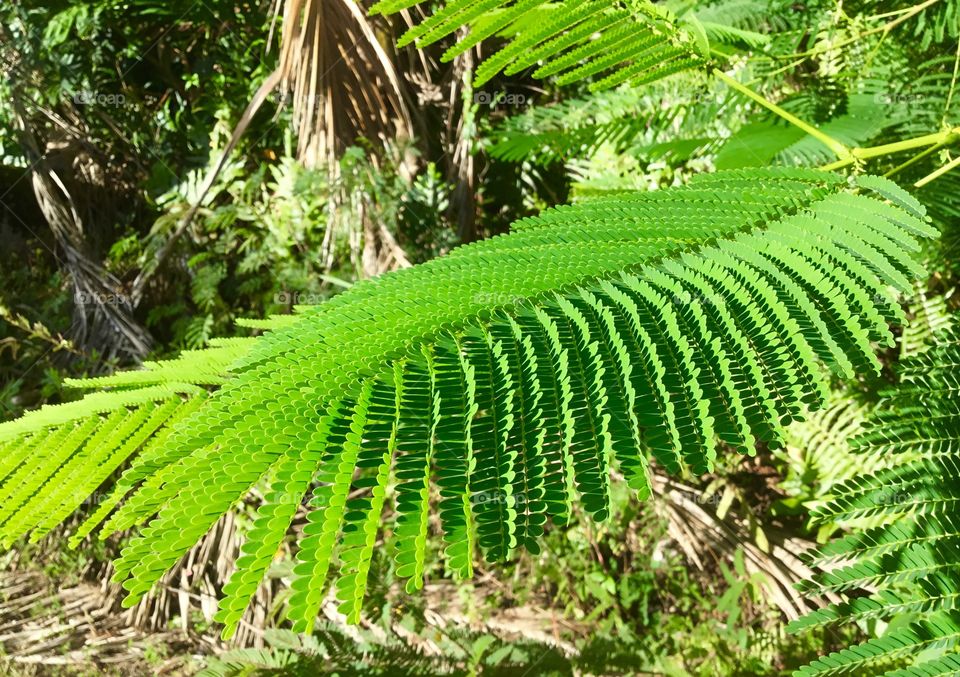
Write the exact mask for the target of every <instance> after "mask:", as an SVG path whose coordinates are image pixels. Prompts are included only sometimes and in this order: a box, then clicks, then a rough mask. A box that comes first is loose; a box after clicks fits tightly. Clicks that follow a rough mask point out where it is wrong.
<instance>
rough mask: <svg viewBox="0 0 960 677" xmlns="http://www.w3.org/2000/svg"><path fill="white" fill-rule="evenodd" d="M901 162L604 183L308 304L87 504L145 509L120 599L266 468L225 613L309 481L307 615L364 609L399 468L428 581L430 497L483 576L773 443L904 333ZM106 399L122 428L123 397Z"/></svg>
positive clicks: (454, 556)
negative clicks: (870, 169)
mask: <svg viewBox="0 0 960 677" xmlns="http://www.w3.org/2000/svg"><path fill="white" fill-rule="evenodd" d="M891 186H892V184H889V182H879V183H878V182H876V181H874V182H871V181H870V180H865V181H863V182H862V184H861V185H856V184H853V183H848V182H847V181H846V180H845V179H843V178H841V177H839V176H836V175H833V174H829V173H825V172H818V171H812V170H801V169H791V170H787V169H780V170H754V171H746V172H727V173H718V174H716V175H707V176H701V177H697V178H696V179H695V180H693V181H692V182H691V183H690V185H688V186H685V187H679V188H673V189H669V190H664V191H658V192H652V193H649V192H645V193H635V194H620V195H617V196H613V197H605V198H599V199H595V200H587V201H584V202H582V203H580V204H577V205H575V206H569V207H561V208H557V209H552V210H548V211H546V212H544V213H543V214H541V215H539V216H537V217H531V218H528V219H523V220H521V221H519V222H517V223H516V224H515V228H514V232H513V233H511V234H510V235H508V236H501V237H496V238H493V239H490V240H486V241H481V242H477V243H474V244H471V245H468V246H464V247H461V248H459V249H457V250H455V251H453V252H452V253H451V254H449V255H447V256H445V257H441V258H439V259H435V260H433V261H431V262H429V263H426V264H424V265H421V266H418V267H415V268H411V269H407V270H402V271H398V272H396V273H392V274H388V275H385V276H383V277H381V278H378V279H375V280H369V281H364V282H360V283H358V284H356V285H355V286H353V287H352V288H351V289H349V290H348V291H346V292H344V293H342V294H340V295H338V296H335V297H334V298H332V299H331V300H330V301H328V302H327V303H324V304H322V305H320V306H317V307H315V308H311V309H306V310H304V311H303V313H302V314H301V315H300V317H299V319H298V320H297V321H296V322H294V323H291V324H287V325H284V326H281V327H278V328H277V329H275V330H274V331H271V332H268V333H267V334H265V335H263V336H262V337H259V338H257V339H256V340H254V341H253V343H252V344H250V345H249V347H248V348H247V352H246V355H245V356H243V357H242V358H240V359H238V360H237V361H236V362H234V363H233V365H232V366H231V368H230V371H229V376H228V378H226V380H225V382H224V383H223V385H222V386H221V387H220V389H219V391H218V392H217V393H216V394H215V395H213V396H212V397H211V398H209V399H207V400H206V401H204V402H202V403H200V404H199V405H196V404H194V403H192V402H191V403H189V406H196V410H195V411H194V412H193V413H191V414H190V415H189V417H187V418H185V419H180V420H178V421H177V424H176V427H175V428H174V429H173V430H172V431H171V430H170V429H169V428H165V429H161V430H160V431H159V433H158V434H157V435H156V436H155V437H154V438H153V441H151V442H150V443H149V445H147V446H146V447H145V448H144V450H143V451H142V452H141V453H140V455H139V456H138V457H137V458H136V459H135V460H134V461H133V462H132V463H131V465H130V467H129V468H128V470H127V471H126V472H125V473H124V475H122V476H121V478H120V481H119V484H118V490H117V491H118V496H120V497H122V496H126V498H125V499H123V502H122V503H119V500H120V499H119V498H111V500H110V503H111V505H110V506H109V508H106V509H104V510H98V511H97V513H96V514H95V515H94V516H93V517H92V518H91V519H92V520H94V522H98V521H100V520H101V519H103V518H104V517H106V516H107V515H108V513H109V509H110V508H112V507H113V506H114V505H118V503H119V509H118V510H117V511H116V512H115V513H113V515H112V516H111V517H109V519H108V521H107V524H106V525H105V531H104V532H102V533H108V532H109V530H111V529H125V528H129V527H131V526H133V525H136V524H141V523H143V522H144V521H145V520H147V519H148V518H150V517H153V518H152V519H151V520H150V521H149V522H148V523H147V524H146V526H144V527H143V528H142V529H141V531H140V532H139V534H138V535H137V536H136V537H134V538H133V539H132V540H131V541H130V542H129V543H128V545H127V546H126V548H125V549H124V550H123V552H122V554H121V556H120V558H119V559H118V560H117V562H116V578H117V580H119V581H122V582H123V585H124V587H125V588H126V589H127V590H128V592H129V595H128V597H127V599H126V600H125V603H126V604H132V603H134V602H136V600H138V599H139V598H140V597H141V596H142V595H143V594H144V593H145V592H146V591H147V590H148V589H149V588H150V587H151V586H152V585H153V583H154V582H155V581H156V580H157V579H158V578H159V577H160V576H162V574H163V572H164V571H165V570H166V569H168V568H169V567H170V566H171V565H173V564H174V563H175V562H176V561H177V559H178V558H180V557H181V556H182V555H183V553H185V552H186V551H187V550H188V549H189V547H190V546H191V545H192V544H193V543H194V542H195V541H196V540H197V539H198V538H200V537H202V535H203V534H204V533H205V532H206V531H207V530H208V529H209V528H210V527H211V525H213V524H214V523H215V522H216V520H217V519H218V518H219V517H220V516H221V515H222V514H223V513H224V512H225V511H227V510H229V509H230V507H231V506H232V505H233V504H234V503H235V502H236V501H238V500H239V499H241V498H242V497H243V496H244V495H245V494H246V493H247V492H248V491H249V490H250V489H251V488H252V487H253V486H254V485H257V484H258V483H260V482H263V481H266V482H268V483H269V489H268V490H267V492H266V500H265V502H264V503H263V505H262V506H261V507H260V508H259V510H258V513H257V517H256V519H255V521H254V526H253V529H252V530H251V532H250V533H249V534H248V539H247V544H246V545H245V546H244V547H243V555H242V556H241V557H240V559H239V561H238V567H237V571H236V573H235V574H234V578H233V579H231V582H230V584H229V585H228V587H227V589H226V591H225V592H226V597H225V599H224V601H223V603H222V606H221V611H220V616H219V618H220V619H221V620H222V621H223V622H224V623H225V624H226V625H227V627H226V630H225V634H229V633H230V632H231V630H232V627H233V625H234V624H235V623H236V621H237V619H239V617H240V615H241V614H242V613H243V610H244V607H245V605H246V602H247V600H249V598H250V596H251V595H252V593H253V591H254V590H255V588H256V585H257V583H258V581H259V580H260V579H261V578H262V577H263V575H264V573H265V571H266V569H267V568H268V567H269V564H270V561H271V559H272V556H273V553H274V552H275V551H276V548H277V545H278V544H279V539H280V538H281V537H282V535H283V534H284V533H285V531H286V530H287V528H288V526H289V523H290V521H291V519H292V516H293V513H294V511H295V507H294V506H297V505H299V504H300V500H301V499H302V498H305V497H306V496H308V495H309V496H310V498H309V501H308V514H307V524H306V526H305V527H304V530H303V537H302V539H301V540H300V544H299V545H300V547H299V550H298V553H297V562H296V564H295V567H294V580H293V582H292V588H293V593H292V595H291V597H290V602H289V615H290V617H291V618H292V620H293V621H294V623H295V626H296V627H297V628H298V629H308V628H310V627H311V626H312V624H313V621H314V619H315V617H316V614H317V611H318V609H319V607H320V604H321V601H322V599H323V597H324V594H325V590H326V586H327V584H328V578H333V577H334V576H336V578H338V579H339V580H338V582H337V583H336V586H335V590H336V595H337V598H338V599H339V600H340V602H341V610H342V611H343V612H344V613H345V614H347V615H348V616H349V617H350V618H352V619H354V620H356V619H357V618H358V614H359V610H360V604H361V601H362V599H363V596H364V591H365V581H366V574H367V571H368V568H369V563H370V559H371V549H372V547H373V544H374V543H375V540H376V534H377V529H378V527H379V526H380V523H381V522H382V521H383V518H382V516H381V513H382V512H383V511H384V510H385V509H386V507H387V503H386V501H387V497H388V492H387V489H388V488H389V487H390V486H393V487H394V488H395V489H394V496H393V500H392V501H391V503H390V506H391V507H392V509H393V512H394V513H395V515H396V519H395V522H394V527H393V531H394V533H393V539H392V542H393V543H394V544H395V546H394V547H395V551H394V552H393V558H394V560H395V561H396V563H397V572H398V574H399V576H400V577H401V578H404V579H406V580H407V589H408V590H410V591H413V590H416V589H417V588H419V587H421V586H422V585H423V579H424V572H425V570H426V565H427V558H428V553H429V552H430V551H429V549H428V543H429V542H430V541H431V540H432V539H433V537H434V533H433V531H434V529H433V528H432V520H431V519H430V517H431V514H432V513H433V512H436V513H438V514H439V518H440V522H439V524H440V531H441V534H440V541H441V542H442V557H443V559H444V563H445V565H446V567H447V569H448V571H450V572H451V573H452V574H453V575H455V576H458V577H466V576H469V575H470V574H471V572H472V562H473V558H474V555H475V554H480V553H482V554H483V555H484V556H485V557H486V558H487V559H489V560H502V559H507V558H509V557H511V556H512V555H513V553H514V552H515V551H516V550H517V549H518V548H521V547H526V548H529V549H531V550H536V548H537V546H536V541H537V538H538V537H539V535H540V534H541V533H542V531H543V528H544V525H545V523H546V522H547V521H548V520H550V519H553V520H555V521H559V522H563V521H565V520H567V519H569V517H570V515H571V514H572V510H571V506H572V505H573V504H574V503H575V502H577V503H579V504H580V505H581V506H582V507H583V509H584V511H585V512H586V513H587V514H588V515H589V516H591V517H592V518H593V519H596V520H602V519H605V518H606V517H607V515H608V514H609V510H610V483H611V481H612V477H613V475H614V472H613V471H615V470H617V471H619V472H620V473H621V474H623V475H624V476H625V477H626V478H627V481H628V482H629V483H630V485H631V486H632V487H633V488H634V489H636V490H637V491H638V492H640V493H641V494H645V493H647V492H649V485H648V478H647V466H646V464H647V459H648V456H649V455H652V456H653V457H654V458H655V459H656V460H657V461H658V462H660V463H661V464H662V465H663V466H665V467H666V468H668V469H670V470H672V471H675V472H676V471H680V470H682V469H683V468H684V467H687V468H690V469H692V470H694V471H696V472H702V471H707V470H709V469H710V468H711V467H712V466H713V462H714V459H715V457H716V445H717V441H718V440H722V441H723V442H725V443H726V444H728V445H730V446H731V447H733V448H736V449H738V450H739V451H740V452H742V453H752V452H753V450H754V447H755V443H756V442H757V441H758V440H759V441H765V442H769V443H771V444H781V443H782V439H783V435H782V430H783V427H784V426H785V425H786V424H788V423H789V422H791V421H792V420H798V419H802V418H803V416H804V414H805V411H806V409H807V408H808V407H814V408H815V407H818V406H820V405H821V404H822V402H823V400H824V398H825V396H826V394H827V389H826V382H827V379H826V378H825V377H824V370H825V369H830V370H833V371H835V372H837V373H842V374H846V373H851V372H854V371H859V372H862V371H865V370H866V371H874V372H875V371H877V370H878V369H879V363H878V362H877V360H876V358H875V356H874V354H873V344H874V343H877V342H879V343H880V344H881V345H891V344H892V336H891V334H890V330H889V328H888V326H887V322H888V320H890V319H895V318H896V317H897V316H898V312H899V305H898V304H897V302H896V293H897V292H898V291H899V292H900V293H903V292H905V291H907V290H908V289H910V287H911V285H912V283H913V282H912V280H913V278H914V277H915V276H916V275H918V274H920V273H922V271H921V270H920V269H919V267H918V266H917V265H916V263H915V262H914V261H913V256H914V254H915V252H916V251H917V250H918V249H919V240H920V239H921V238H926V237H931V236H933V235H935V230H934V229H933V228H932V227H930V226H929V224H928V223H927V222H926V221H925V217H923V213H922V209H921V210H920V211H917V212H914V211H912V210H910V209H905V208H904V207H903V206H902V204H907V203H909V200H908V199H906V198H904V197H903V196H902V195H901V194H900V193H899V192H898V191H899V189H895V187H891ZM877 187H880V188H882V189H883V190H884V193H885V195H884V194H882V193H878V192H876V189H877ZM911 206H912V205H911ZM184 406H188V405H184ZM137 411H139V410H137ZM113 415H115V416H116V417H117V418H116V421H114V423H115V426H120V425H121V422H122V420H124V417H126V416H128V415H130V414H128V413H127V410H123V411H118V412H116V413H115V414H113ZM137 415H138V416H144V415H145V414H144V413H143V412H140V413H138V414H137ZM71 425H73V424H71ZM95 425H100V424H99V423H96V424H95ZM67 427H68V426H63V428H67ZM131 427H133V425H132V424H131ZM61 434H62V435H65V436H66V437H70V436H71V435H75V436H77V437H86V436H88V435H89V434H90V433H89V431H84V432H83V433H82V434H81V433H75V432H74V431H73V430H72V429H71V430H68V431H67V432H65V433H62V432H61V431H60V430H59V429H54V431H53V433H52V434H51V435H48V436H43V437H42V439H38V440H37V441H36V444H37V445H39V446H44V447H47V446H49V447H51V448H58V449H59V448H60V447H63V446H64V439H65V438H62V437H58V436H59V435H61ZM105 434H106V433H105ZM118 437H123V435H122V434H120V435H118ZM51 438H54V439H51ZM72 443H73V442H72V438H71V441H70V444H72ZM70 444H68V445H67V446H70ZM58 453H59V452H58ZM69 453H72V452H69ZM69 453H68V454H66V455H67V456H68V455H69ZM118 453H119V452H118ZM61 455H64V454H61ZM51 458H52V457H51ZM56 458H60V456H57V457H56ZM84 463H86V462H84ZM23 464H24V465H23V466H22V467H23V468H29V467H30V462H29V461H26V460H25V461H23ZM51 465H53V463H52V462H51ZM86 465H90V464H89V463H87V464H86ZM78 467H79V466H78ZM84 467H86V466H84ZM27 472H28V471H27V470H23V473H24V474H26V473H27ZM137 485H139V488H137ZM6 486H7V485H6V484H4V485H0V489H2V488H4V487H6ZM34 489H35V487H34V488H31V489H29V490H23V489H20V488H17V489H16V490H17V491H19V492H21V493H22V494H23V495H24V498H25V499H28V498H29V497H30V496H32V495H33V493H34ZM131 490H134V491H133V493H128V492H130V491H131ZM61 510H62V505H61V507H58V508H57V511H56V514H60V511H61ZM51 514H53V513H51ZM17 515H18V519H23V521H24V525H26V524H27V523H28V522H30V520H29V519H27V518H25V517H22V514H21V513H17ZM44 526H47V522H45V523H44ZM84 529H85V530H87V531H89V528H88V527H87V526H86V525H85V526H84ZM11 533H12V532H11Z"/></svg>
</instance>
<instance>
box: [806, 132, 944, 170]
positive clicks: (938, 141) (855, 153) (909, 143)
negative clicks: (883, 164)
mask: <svg viewBox="0 0 960 677" xmlns="http://www.w3.org/2000/svg"><path fill="white" fill-rule="evenodd" d="M957 138H960V127H954V128H953V129H948V130H945V131H942V132H937V133H936V134H926V135H924V136H918V137H916V138H913V139H905V140H904V141H897V142H896V143H885V144H883V145H882V146H871V147H869V148H853V149H850V150H849V151H848V157H845V158H841V159H840V160H837V161H836V162H831V163H830V164H828V165H824V166H823V167H821V168H820V169H823V170H826V171H832V170H834V169H840V168H842V167H846V166H847V165H852V164H853V163H854V162H856V161H857V160H868V159H870V158H874V157H879V156H881V155H891V154H893V153H900V152H902V151H905V150H912V149H914V148H923V147H924V146H936V145H944V144H947V143H950V142H952V141H955V140H956V139H957Z"/></svg>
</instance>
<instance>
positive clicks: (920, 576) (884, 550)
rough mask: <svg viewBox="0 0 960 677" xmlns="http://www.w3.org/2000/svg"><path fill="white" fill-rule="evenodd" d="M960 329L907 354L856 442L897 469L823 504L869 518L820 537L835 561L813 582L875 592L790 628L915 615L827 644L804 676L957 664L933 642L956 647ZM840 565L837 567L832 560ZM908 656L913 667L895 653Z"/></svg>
mask: <svg viewBox="0 0 960 677" xmlns="http://www.w3.org/2000/svg"><path fill="white" fill-rule="evenodd" d="M958 366H960V334H958V333H957V331H956V330H955V329H951V330H949V331H947V332H945V333H941V334H939V335H937V336H936V341H935V342H934V343H933V345H931V346H930V347H928V348H927V349H926V350H925V351H923V352H919V353H916V354H915V355H914V356H912V357H909V358H907V359H905V360H904V361H903V362H902V368H901V369H900V371H899V375H900V377H901V379H902V381H903V383H902V384H901V385H900V386H899V387H897V388H895V389H893V390H891V391H890V392H889V393H887V394H886V397H885V399H884V401H883V402H882V403H881V404H880V405H879V406H878V408H877V410H876V411H875V413H874V414H873V415H872V416H871V418H870V419H869V421H868V423H867V424H866V425H865V426H864V431H863V432H862V433H861V434H860V435H859V437H858V438H857V440H856V444H857V446H859V447H860V448H861V450H862V452H864V453H867V454H869V455H871V456H873V457H875V458H879V457H882V458H884V459H885V462H886V463H887V464H889V465H890V466H891V467H888V468H885V469H882V470H880V471H877V472H875V473H873V474H869V475H864V476H861V477H857V478H855V479H851V480H849V481H847V482H845V483H843V484H841V485H839V486H837V487H836V488H835V494H836V496H835V498H834V499H833V500H832V501H831V502H830V503H828V504H827V505H826V506H824V507H823V508H822V509H821V510H820V511H819V512H820V515H821V516H822V517H824V518H830V519H834V518H837V517H842V518H851V517H852V518H857V517H863V516H872V517H875V518H877V519H879V520H880V521H881V523H880V524H879V525H878V526H874V527H871V528H866V529H860V530H856V531H853V532H852V533H850V534H848V535H846V536H843V537H841V538H839V539H836V540H834V541H832V542H831V543H829V544H827V545H826V546H824V547H822V548H821V549H820V550H819V551H818V552H817V553H816V556H815V559H816V560H817V561H818V562H819V563H821V564H822V565H824V566H835V568H833V569H831V570H829V571H827V572H826V573H824V574H821V575H819V576H817V577H816V578H815V579H814V580H813V581H811V582H810V583H809V584H808V585H807V586H805V587H806V590H807V592H810V593H814V592H815V593H821V592H828V591H829V592H837V591H850V592H854V591H856V590H858V589H865V590H868V591H871V594H870V595H869V596H868V597H862V598H861V597H857V598H854V599H851V600H849V601H846V602H843V603H840V604H834V605H831V606H828V607H826V608H825V609H821V610H819V611H816V612H814V613H813V614H811V615H809V616H807V617H806V618H803V619H800V621H797V622H796V623H794V624H793V626H792V629H794V630H798V629H801V628H805V627H810V626H815V625H824V624H834V623H840V622H850V621H853V620H873V619H878V620H882V621H893V620H896V619H900V618H904V619H915V620H914V622H912V623H911V624H910V625H908V626H906V627H901V629H898V630H891V631H890V632H888V633H886V634H884V635H882V636H880V637H878V638H875V639H872V640H870V641H868V642H866V643H864V644H861V645H859V646H856V647H852V648H850V649H846V650H844V651H841V652H837V653H834V654H831V655H830V656H827V657H824V658H822V659H820V660H819V661H815V662H814V663H812V664H811V665H810V666H808V667H807V668H805V669H804V670H802V671H801V672H800V673H798V674H803V675H808V674H809V675H814V674H817V675H819V674H824V675H832V674H863V673H864V672H866V671H868V670H869V671H870V672H871V673H882V674H890V675H894V674H895V675H928V674H952V673H953V672H954V668H955V667H956V663H955V662H954V661H952V660H947V659H946V658H941V659H934V656H935V655H936V653H935V652H931V653H923V652H925V651H926V650H927V649H935V648H936V649H944V650H946V651H948V652H953V651H955V650H956V648H957V647H958V646H960V616H958V615H957V609H958V599H960V488H958V486H957V483H956V481H955V480H954V478H956V477H957V476H958V474H960V381H958V380H957V376H956V375H957V368H958ZM836 565H839V566H836ZM906 657H909V658H910V660H911V664H910V667H902V668H900V669H896V670H895V669H893V668H892V667H891V665H893V663H891V661H894V662H895V660H896V659H898V658H906Z"/></svg>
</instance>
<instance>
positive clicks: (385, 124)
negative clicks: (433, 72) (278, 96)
mask: <svg viewBox="0 0 960 677" xmlns="http://www.w3.org/2000/svg"><path fill="white" fill-rule="evenodd" d="M278 71H279V73H280V91H281V93H282V95H283V97H284V98H283V100H282V102H286V101H288V100H289V102H290V103H291V104H292V106H293V122H294V125H295V127H296V129H297V130H298V133H299V144H298V154H299V157H300V160H301V161H302V162H303V163H304V164H305V165H307V166H308V167H312V166H318V165H321V164H323V163H326V164H327V165H328V166H330V167H333V166H334V165H335V160H336V158H337V156H338V155H339V153H340V152H341V151H342V150H343V149H344V148H345V147H346V146H349V145H351V144H353V143H354V142H355V140H356V139H358V138H366V139H368V140H374V139H377V140H381V141H392V140H395V139H409V138H411V137H412V136H413V122H412V120H411V116H410V111H409V109H408V108H407V102H406V96H407V94H406V90H405V86H404V84H403V83H402V81H401V79H400V76H399V75H398V73H397V69H396V67H395V66H394V63H393V61H392V60H391V58H390V56H389V55H388V54H387V52H386V51H385V50H384V48H383V46H382V45H381V44H380V42H379V41H378V39H377V34H376V32H375V30H374V27H373V25H372V24H371V22H370V20H369V19H368V18H367V16H366V14H365V12H364V10H363V9H362V8H361V7H360V6H359V5H358V4H357V3H355V2H353V0H288V1H287V2H285V3H284V4H283V26H282V32H281V37H280V65H279V67H278Z"/></svg>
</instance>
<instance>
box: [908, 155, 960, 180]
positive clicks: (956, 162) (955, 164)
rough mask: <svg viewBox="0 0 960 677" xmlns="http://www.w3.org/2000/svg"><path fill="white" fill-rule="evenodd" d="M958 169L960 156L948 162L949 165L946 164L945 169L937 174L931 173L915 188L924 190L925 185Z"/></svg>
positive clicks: (939, 170) (936, 172)
mask: <svg viewBox="0 0 960 677" xmlns="http://www.w3.org/2000/svg"><path fill="white" fill-rule="evenodd" d="M957 167H960V155H958V156H957V157H955V158H953V159H952V160H951V161H950V162H948V163H947V164H945V165H944V166H943V167H941V168H940V169H938V170H936V171H935V172H931V173H930V174H927V175H926V176H925V177H923V178H922V179H920V180H919V181H917V182H916V183H915V184H913V185H914V187H915V188H923V187H924V186H925V185H927V184H928V183H930V182H931V181H934V180H936V179H939V178H940V177H941V176H943V175H944V174H946V173H947V172H949V171H950V170H951V169H956V168H957Z"/></svg>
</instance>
